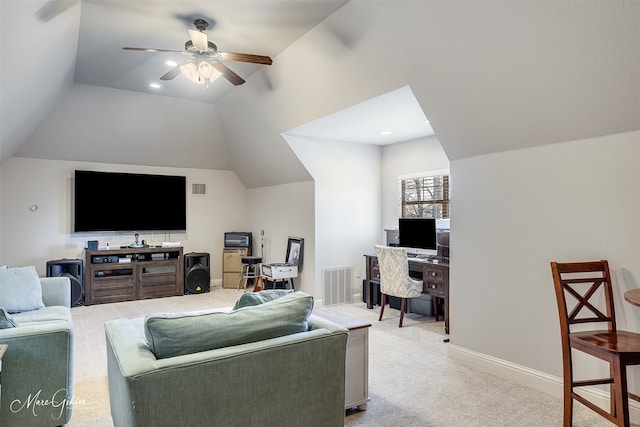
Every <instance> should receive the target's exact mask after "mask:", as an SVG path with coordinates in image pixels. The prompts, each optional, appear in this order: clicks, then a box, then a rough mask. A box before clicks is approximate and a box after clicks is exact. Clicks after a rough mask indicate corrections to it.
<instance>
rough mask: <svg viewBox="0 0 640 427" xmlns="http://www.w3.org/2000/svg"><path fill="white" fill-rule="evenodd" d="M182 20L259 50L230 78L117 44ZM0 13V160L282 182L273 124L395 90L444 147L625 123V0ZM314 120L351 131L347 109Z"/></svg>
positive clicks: (52, 7) (12, 0)
mask: <svg viewBox="0 0 640 427" xmlns="http://www.w3.org/2000/svg"><path fill="white" fill-rule="evenodd" d="M195 17H203V18H205V19H207V20H208V21H209V22H210V23H211V26H210V28H209V29H208V30H207V34H208V36H209V39H210V40H211V41H213V42H214V43H216V44H217V45H218V48H219V49H220V50H223V51H230V52H246V53H254V54H261V55H268V56H270V57H271V58H273V61H274V62H273V65H271V66H265V65H254V64H245V63H237V62H227V63H226V64H227V65H228V66H229V67H230V68H232V69H233V70H234V71H236V72H237V73H238V74H239V75H240V76H241V77H242V78H244V79H245V80H247V83H245V84H244V85H242V86H233V85H231V84H230V83H229V82H227V81H225V80H224V79H218V80H216V81H215V82H213V83H212V84H211V85H210V86H209V88H208V89H205V88H204V87H203V86H198V85H195V84H193V83H191V82H189V81H187V80H185V79H184V78H183V77H182V76H178V77H176V78H175V79H173V80H171V81H168V82H161V81H159V77H160V76H161V75H163V74H164V73H165V72H166V71H167V70H168V69H169V68H170V66H168V65H167V64H166V61H167V60H168V59H174V60H178V61H179V60H180V58H181V55H180V54H170V53H167V54H163V53H150V52H132V51H124V50H122V47H124V46H139V47H151V48H164V49H175V50H180V49H183V48H184V43H185V41H186V40H187V39H188V35H187V32H186V28H188V27H190V26H191V27H192V24H191V23H192V22H193V19H194V18H195ZM0 24H1V26H0V37H1V38H0V43H1V45H0V48H1V52H0V55H1V58H0V59H1V62H0V162H2V161H4V160H6V159H7V158H9V157H11V156H24V157H36V158H50V159H64V160H78V161H97V162H104V163H127V164H141V165H144V164H148V165H156V166H176V167H196V168H213V169H232V170H234V171H236V173H237V174H238V176H239V177H240V179H241V180H242V181H243V182H244V183H245V185H247V186H248V187H259V186H263V185H274V184H279V183H284V182H293V181H296V180H303V179H308V174H307V172H306V171H305V169H304V167H303V166H302V165H301V164H300V162H299V160H298V159H297V158H296V156H295V154H294V153H292V151H291V150H290V148H289V147H288V145H287V143H286V141H285V140H284V138H283V137H282V134H284V133H286V132H288V131H291V130H293V129H295V130H296V131H297V132H302V131H313V128H314V126H311V125H308V126H303V125H305V124H309V123H311V122H314V121H316V120H317V119H321V118H326V119H327V120H328V119H329V118H332V117H333V118H335V117H336V112H339V111H351V112H353V110H351V109H350V107H352V106H354V105H357V104H360V103H361V102H363V101H367V100H370V99H372V98H376V97H379V96H380V95H384V94H387V93H393V92H394V91H396V90H398V89H399V88H404V87H409V88H410V90H411V93H412V94H413V95H415V100H417V102H418V104H419V106H420V107H421V109H422V111H423V113H424V115H426V117H428V119H429V121H430V123H431V125H432V127H433V129H434V130H435V132H436V134H437V136H438V139H439V140H440V142H441V144H442V146H443V148H444V150H445V152H446V153H447V155H448V157H449V158H450V159H451V160H455V159H460V158H465V157H469V156H475V155H481V154H486V153H492V152H497V151H503V150H511V149H518V148H524V147H530V146H536V145H542V144H551V143H557V142H563V141H569V140H575V139H581V138H588V137H594V136H601V135H607V134H614V133H620V132H627V131H633V130H638V129H640V78H639V77H638V76H640V48H639V46H640V2H636V1H617V2H604V1H603V2H561V1H557V2H554V1H551V2H539V1H521V2H508V1H504V2H503V1H480V2H478V1H469V2H466V1H456V2H451V1H376V2H371V1H361V0H350V1H347V0H335V1H334V0H323V1H308V0H256V1H218V0H191V1H186V0H185V1H178V0H175V1H166V0H157V1H146V0H140V1H127V2H125V1H118V0H48V1H44V0H40V1H38V0H32V1H20V0H2V2H0ZM152 82H159V83H161V84H162V85H161V87H160V88H155V89H154V88H151V87H150V86H149V84H150V83H152ZM389 99H390V98H389ZM382 104H384V103H382ZM383 107H386V112H385V111H384V108H383V114H385V115H386V116H392V115H393V114H392V113H393V106H392V105H391V104H389V105H383ZM375 117H376V116H375V115H374V114H373V113H371V112H369V113H368V117H367V118H368V121H369V122H371V123H373V124H376V122H378V121H377V120H376V119H375ZM366 122H367V120H365V123H366ZM315 123H316V124H315V128H316V129H325V130H326V129H328V128H332V129H331V130H332V132H328V133H327V134H326V135H327V136H325V137H329V138H334V139H342V140H349V138H352V137H351V136H350V135H353V134H354V133H357V134H359V135H360V139H361V135H362V134H361V132H356V131H355V130H356V129H358V126H360V125H361V122H358V123H356V120H355V119H348V120H344V116H343V119H342V120H341V123H342V124H341V125H340V126H341V127H343V126H344V125H345V123H346V127H345V129H344V132H341V131H338V130H335V129H338V125H337V124H336V123H338V122H336V121H325V122H323V123H322V125H318V124H317V122H315ZM349 123H351V124H352V125H353V126H352V127H351V128H349ZM333 127H335V129H334V128H333ZM334 130H335V131H334ZM353 139H354V140H355V139H358V137H353ZM358 142H362V141H358ZM365 142H366V141H365ZM371 142H372V143H373V142H374V141H371Z"/></svg>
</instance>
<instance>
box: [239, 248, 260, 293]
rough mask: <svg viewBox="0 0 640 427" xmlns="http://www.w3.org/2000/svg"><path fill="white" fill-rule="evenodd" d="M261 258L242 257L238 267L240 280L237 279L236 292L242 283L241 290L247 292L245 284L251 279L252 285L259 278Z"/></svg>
mask: <svg viewBox="0 0 640 427" xmlns="http://www.w3.org/2000/svg"><path fill="white" fill-rule="evenodd" d="M261 264H262V257H259V256H243V257H242V266H241V267H240V278H239V279H238V290H239V289H240V284H241V283H242V288H243V289H244V291H245V292H246V291H247V282H248V281H249V279H251V281H252V283H253V282H254V281H255V280H257V279H258V278H259V277H260V276H261V272H260V265H261Z"/></svg>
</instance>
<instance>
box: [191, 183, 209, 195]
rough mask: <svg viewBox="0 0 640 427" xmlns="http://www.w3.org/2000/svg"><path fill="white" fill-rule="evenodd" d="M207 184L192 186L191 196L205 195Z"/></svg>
mask: <svg viewBox="0 0 640 427" xmlns="http://www.w3.org/2000/svg"><path fill="white" fill-rule="evenodd" d="M205 193H206V187H205V184H191V194H205Z"/></svg>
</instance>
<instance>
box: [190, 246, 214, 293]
mask: <svg viewBox="0 0 640 427" xmlns="http://www.w3.org/2000/svg"><path fill="white" fill-rule="evenodd" d="M210 268H211V267H210V256H209V254H208V253H204V252H191V253H188V254H184V293H185V294H202V293H205V292H209V290H210V281H211V275H210Z"/></svg>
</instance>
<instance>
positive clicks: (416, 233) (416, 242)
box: [398, 218, 438, 253]
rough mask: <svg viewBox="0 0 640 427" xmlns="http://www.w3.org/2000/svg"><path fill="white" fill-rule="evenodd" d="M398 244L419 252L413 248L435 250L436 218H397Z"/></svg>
mask: <svg viewBox="0 0 640 427" xmlns="http://www.w3.org/2000/svg"><path fill="white" fill-rule="evenodd" d="M398 245H399V246H401V247H404V248H407V249H409V252H420V251H413V250H414V249H423V250H429V251H435V250H437V249H438V246H437V243H436V220H435V219H434V218H399V219H398ZM422 253H427V252H422Z"/></svg>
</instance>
